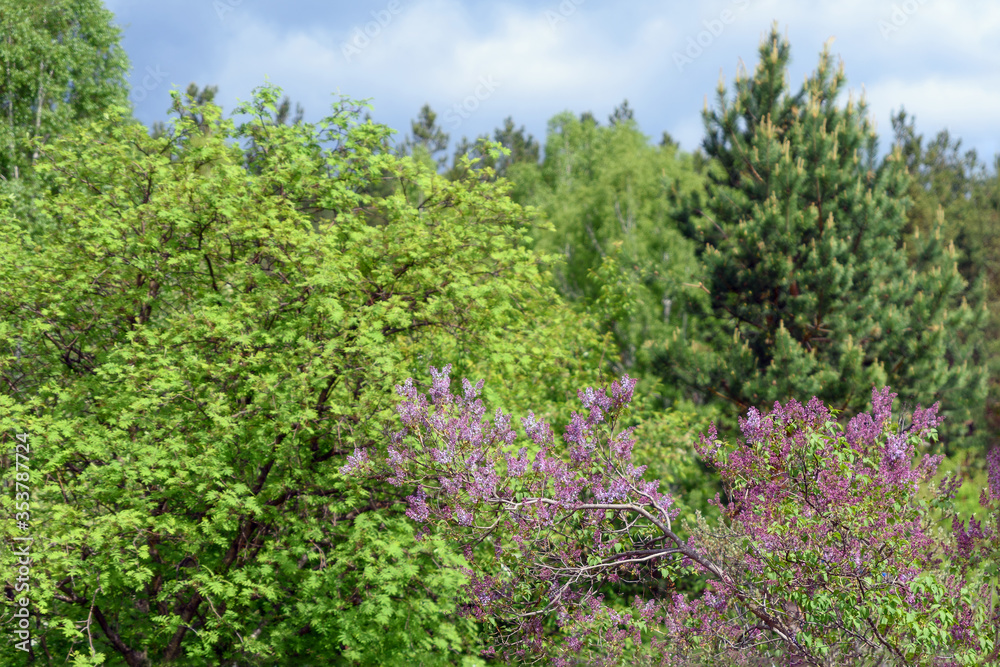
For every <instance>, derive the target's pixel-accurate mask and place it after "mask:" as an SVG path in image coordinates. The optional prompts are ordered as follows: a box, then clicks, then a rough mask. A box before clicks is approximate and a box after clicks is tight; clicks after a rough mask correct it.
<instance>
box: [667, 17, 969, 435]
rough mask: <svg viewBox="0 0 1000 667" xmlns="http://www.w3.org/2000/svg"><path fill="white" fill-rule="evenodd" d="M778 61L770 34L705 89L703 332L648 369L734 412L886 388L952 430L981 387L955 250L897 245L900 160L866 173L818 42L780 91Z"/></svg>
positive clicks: (862, 130) (870, 139)
mask: <svg viewBox="0 0 1000 667" xmlns="http://www.w3.org/2000/svg"><path fill="white" fill-rule="evenodd" d="M788 62H789V45H788V42H787V41H786V40H785V39H783V38H781V36H780V35H779V34H778V33H777V31H776V29H772V31H771V34H770V35H769V36H768V37H767V38H766V39H765V40H764V41H763V43H762V45H761V47H760V63H759V64H758V66H757V68H756V70H755V72H754V73H753V75H752V76H748V75H747V74H746V72H742V73H738V74H737V77H736V81H735V86H734V88H735V90H734V95H733V97H732V98H731V99H730V98H728V97H727V95H726V90H725V85H724V83H722V82H720V84H719V102H718V108H717V109H715V110H711V111H710V110H708V109H707V108H706V110H705V112H704V119H705V124H706V130H707V137H706V139H705V142H704V147H705V151H706V153H707V154H708V156H709V157H710V158H711V159H712V160H713V162H714V165H713V167H712V169H711V171H710V175H711V177H710V185H709V197H708V202H709V203H708V205H707V206H705V207H704V208H703V209H702V210H700V211H698V212H699V213H701V215H700V216H698V217H696V218H694V220H696V222H694V223H693V224H692V225H691V226H690V227H689V228H688V232H689V233H690V234H691V235H692V236H694V237H695V238H696V240H697V241H698V242H699V246H700V255H701V258H702V260H703V261H704V265H705V275H706V278H705V280H704V284H703V286H702V287H703V288H704V290H705V291H707V292H708V294H709V301H710V304H711V305H710V308H711V312H710V316H711V317H710V320H711V323H712V325H713V326H710V327H708V330H707V332H706V337H705V339H704V340H703V341H696V342H694V343H693V344H691V343H688V342H686V341H684V340H683V339H682V338H680V337H679V336H674V337H673V339H672V340H668V341H667V346H666V347H667V353H666V355H665V358H664V359H663V361H665V362H666V363H665V364H664V369H665V370H666V372H667V375H668V376H669V378H670V379H672V380H673V381H679V382H681V383H683V384H685V385H687V386H688V387H690V388H693V389H694V390H695V391H696V393H698V394H700V395H701V396H703V397H709V396H711V397H717V398H721V399H724V400H725V401H726V402H728V403H729V404H730V405H732V406H734V409H735V408H738V410H739V411H740V412H745V411H746V410H747V408H749V407H750V406H758V407H762V408H763V407H768V406H770V405H771V404H772V403H773V402H774V401H776V400H782V401H784V400H787V399H789V398H797V399H800V400H807V399H809V398H810V397H812V396H814V395H815V396H818V397H820V398H821V399H823V400H824V401H826V402H828V403H829V404H831V405H833V406H835V407H837V408H840V409H843V410H847V411H849V412H855V411H860V410H863V409H864V407H865V405H866V403H867V402H868V400H869V397H870V394H871V389H872V386H873V385H875V386H882V385H886V384H888V385H890V386H891V387H892V388H893V390H894V391H896V392H898V393H899V396H900V398H901V399H902V400H904V401H907V402H910V403H917V402H919V403H922V404H924V405H927V404H930V403H932V402H934V401H937V400H941V401H942V402H943V408H944V410H945V412H946V413H947V414H948V416H949V420H948V421H949V424H950V425H951V429H950V435H952V436H954V435H955V434H957V433H958V432H959V431H960V430H961V429H962V428H963V427H964V428H967V427H966V426H964V425H965V423H966V421H967V420H968V418H969V414H970V411H969V406H970V401H976V400H981V397H982V391H983V386H984V384H983V383H984V379H983V376H982V373H981V371H979V370H977V369H976V368H974V367H972V366H971V365H970V364H968V363H967V360H968V359H969V355H970V354H971V351H970V350H969V349H968V347H969V346H968V345H966V335H967V332H969V331H970V329H971V328H972V327H974V326H976V323H977V321H978V319H979V318H980V317H981V315H982V311H981V309H979V310H977V309H973V308H970V307H969V306H968V305H967V304H966V303H965V301H964V300H963V299H962V298H961V295H962V293H963V290H964V289H965V286H966V283H965V281H964V280H963V279H962V277H961V275H960V274H959V272H958V270H957V268H956V265H955V263H956V252H955V250H954V248H953V247H946V245H945V244H944V243H943V242H942V240H941V234H940V232H939V231H935V232H933V233H931V234H925V235H923V236H922V237H921V238H919V239H918V240H917V243H918V244H919V246H918V247H917V248H915V249H914V251H913V252H912V253H911V252H909V251H908V250H907V249H906V248H905V247H904V244H903V240H902V239H903V228H904V226H905V224H906V205H907V201H908V200H907V198H906V196H905V195H906V191H907V186H908V177H907V174H906V169H905V165H904V164H903V163H902V160H901V159H900V157H899V155H898V154H892V155H890V156H889V157H887V158H886V159H885V160H884V161H883V162H882V163H881V164H878V163H877V161H876V158H875V156H876V141H877V139H876V134H875V132H874V129H873V128H872V126H871V124H870V123H869V121H868V119H867V114H866V107H865V104H864V101H863V100H862V101H861V103H860V104H856V103H855V102H854V101H853V99H849V100H848V101H847V102H846V104H845V105H844V106H840V105H838V103H837V98H838V95H839V94H840V92H841V90H842V88H843V86H844V82H845V77H844V72H843V67H842V66H841V67H840V68H834V66H833V58H832V56H831V54H830V52H829V45H827V47H826V48H824V50H823V52H822V54H821V56H820V60H819V66H818V67H817V69H816V71H815V72H814V73H813V74H812V75H811V76H809V77H808V78H807V79H806V81H805V82H804V84H803V86H802V88H801V89H800V90H799V91H798V92H797V93H794V94H792V93H791V92H790V91H789V87H788V80H787V67H788ZM908 255H912V256H913V257H914V261H913V267H915V268H911V265H910V263H909V262H908Z"/></svg>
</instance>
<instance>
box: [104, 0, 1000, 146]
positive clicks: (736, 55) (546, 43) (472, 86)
mask: <svg viewBox="0 0 1000 667" xmlns="http://www.w3.org/2000/svg"><path fill="white" fill-rule="evenodd" d="M106 5H107V7H108V8H109V9H110V10H111V11H112V12H114V13H115V15H116V17H117V22H118V23H119V24H120V25H121V26H122V27H123V28H124V46H125V49H126V51H127V52H128V54H129V57H130V59H131V62H132V67H133V72H132V77H131V82H132V99H133V102H134V104H135V109H136V115H137V116H138V118H139V119H140V120H142V121H143V122H145V123H146V124H151V123H152V122H153V121H156V120H165V119H166V118H167V116H168V114H167V108H168V107H169V105H170V97H169V91H170V89H171V88H172V87H177V88H180V89H184V88H186V87H187V85H188V84H189V83H190V82H192V81H194V82H197V83H198V84H199V85H205V84H213V85H217V86H219V95H218V97H217V102H218V103H220V104H221V105H222V106H223V108H224V110H225V111H226V113H229V112H230V111H232V109H233V108H234V106H235V105H236V104H237V100H246V99H248V98H249V97H250V94H251V91H252V90H253V88H254V87H256V86H258V85H260V84H262V83H263V82H264V77H265V75H266V76H267V77H268V78H269V80H270V81H271V82H273V83H275V84H277V85H279V86H281V87H282V88H283V89H284V91H285V92H286V93H287V94H288V95H289V96H290V97H291V99H292V100H293V101H294V102H299V103H301V104H302V105H303V107H304V108H305V118H306V120H307V121H316V120H319V119H320V118H322V117H323V116H325V115H327V112H328V111H329V109H330V104H331V102H332V101H333V99H334V97H333V96H332V94H334V93H337V92H338V91H339V92H340V93H342V94H345V95H347V96H350V97H352V98H373V99H372V104H373V105H374V112H373V116H374V118H375V120H377V121H380V122H383V123H385V124H387V125H389V126H391V127H393V128H395V129H397V130H399V131H400V137H401V136H402V135H403V134H405V132H406V131H408V129H409V126H410V121H411V120H412V119H413V118H414V117H415V116H416V115H417V113H418V111H419V109H420V107H421V106H422V105H423V104H424V103H429V104H430V105H431V106H432V107H433V108H434V109H435V111H437V112H438V114H439V117H440V121H439V122H440V123H441V125H442V126H443V127H444V129H445V130H446V131H447V132H449V133H450V135H451V139H452V144H453V145H454V143H455V142H457V141H458V140H459V139H461V137H462V136H468V137H470V138H472V137H475V136H477V135H479V134H481V133H486V132H488V133H490V134H492V132H493V129H494V128H496V127H497V126H499V125H501V124H502V122H503V119H504V118H505V117H506V116H508V115H510V116H513V118H514V121H515V123H516V124H517V125H518V126H520V125H524V126H526V128H527V130H528V131H529V132H530V133H531V134H533V135H534V136H535V137H536V138H539V139H544V136H545V130H546V125H547V122H548V120H549V119H550V118H551V117H552V116H553V115H555V114H556V113H559V112H560V111H564V110H571V111H573V112H575V113H577V114H579V113H581V112H583V111H591V112H593V113H594V115H595V116H596V117H597V118H598V119H599V120H601V121H604V120H605V119H606V118H607V116H608V114H609V113H611V111H612V110H613V109H614V107H615V106H616V105H618V104H619V103H621V101H622V100H623V99H625V98H627V99H628V100H629V104H630V106H631V107H632V108H633V109H634V110H635V118H636V120H637V121H638V123H639V126H640V127H641V128H642V130H643V131H644V132H645V133H646V134H647V135H648V136H650V138H651V139H653V140H658V139H659V137H660V135H661V133H662V132H663V131H664V130H666V131H668V132H670V134H671V135H672V136H673V137H674V138H675V139H677V140H678V141H679V142H680V144H681V146H682V148H684V149H685V150H692V149H694V148H695V147H696V146H697V145H698V144H699V143H700V141H701V138H702V134H703V129H702V123H701V110H702V107H703V104H704V101H705V98H706V96H707V97H708V100H709V104H712V103H713V100H714V99H715V94H716V93H715V90H716V87H717V85H718V81H719V77H720V74H721V75H722V76H723V77H724V78H725V80H726V81H727V82H731V81H732V79H733V76H734V74H735V73H736V71H737V67H738V63H739V62H740V60H742V62H743V63H744V64H745V65H746V67H747V68H748V69H751V70H752V69H753V67H754V66H755V64H756V60H757V46H758V44H759V43H760V39H761V37H762V36H763V34H764V33H765V32H766V31H767V30H768V29H769V27H770V25H771V23H772V22H773V21H775V20H776V21H778V24H779V27H780V29H781V30H782V32H785V33H786V34H787V35H788V38H789V40H790V42H791V47H792V65H791V68H790V81H791V83H792V85H793V87H794V89H796V90H797V89H798V86H799V85H800V84H801V82H802V80H803V78H804V76H806V75H807V74H808V73H809V72H811V71H812V70H813V69H814V68H815V66H816V63H817V58H818V54H819V52H820V51H821V49H822V47H823V44H824V42H826V41H827V40H828V39H830V38H831V37H833V38H834V41H833V43H832V47H831V49H832V51H833V53H834V55H835V56H837V57H839V58H840V59H842V60H843V63H844V67H845V71H846V74H847V80H848V88H849V89H850V90H851V91H852V92H853V94H854V96H855V98H857V97H859V96H860V95H861V93H862V91H863V92H864V96H865V99H866V100H867V101H868V104H869V110H870V113H871V115H872V117H873V119H874V120H875V122H876V123H877V127H878V130H879V134H880V136H881V137H882V145H883V148H884V147H885V146H886V145H887V144H888V143H889V142H890V141H891V123H890V114H891V113H892V112H893V111H896V110H899V109H900V108H901V107H905V109H906V110H907V112H908V113H909V114H911V115H914V116H915V118H916V125H917V130H918V132H920V133H922V134H924V136H925V137H927V138H930V137H932V136H934V135H936V134H937V132H938V131H939V130H941V129H945V128H947V129H948V130H949V131H950V132H951V133H952V135H953V136H955V137H960V138H961V139H962V140H963V144H962V145H963V147H965V148H975V149H976V150H977V151H978V152H979V155H980V158H982V159H984V160H985V161H986V162H988V163H992V161H993V157H994V155H996V154H998V153H1000V132H998V130H997V124H998V120H1000V3H996V2H989V1H981V0H971V1H967V2H945V1H944V0H906V1H898V0H897V1H894V2H883V1H881V0H870V1H867V2H866V1H862V0H837V1H836V2H833V1H829V2H828V1H816V2H808V3H807V2H797V3H793V2H791V1H790V0H717V1H713V2H698V3H686V2H666V1H660V2H655V1H652V0H626V1H619V2H610V1H603V0H561V2H560V1H559V0H552V1H549V2H523V1H522V2H502V1H501V2H485V1H479V2H468V1H467V2H459V1H457V0H373V1H367V0H360V1H357V2H346V1H343V0H341V1H339V2H324V1H322V0H283V1H282V2H265V0H174V1H172V2H169V3H168V2H158V3H151V2H149V0H106Z"/></svg>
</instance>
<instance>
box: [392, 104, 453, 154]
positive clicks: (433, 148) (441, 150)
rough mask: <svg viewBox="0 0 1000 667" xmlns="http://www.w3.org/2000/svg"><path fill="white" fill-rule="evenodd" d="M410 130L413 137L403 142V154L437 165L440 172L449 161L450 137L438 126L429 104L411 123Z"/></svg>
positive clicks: (435, 115) (421, 109)
mask: <svg viewBox="0 0 1000 667" xmlns="http://www.w3.org/2000/svg"><path fill="white" fill-rule="evenodd" d="M410 130H411V132H412V135H411V136H409V137H407V138H406V141H404V142H403V146H402V149H401V153H402V154H406V155H413V156H414V157H416V158H418V159H421V160H425V161H430V162H431V163H432V164H433V163H436V164H437V168H438V171H440V170H441V169H442V168H443V167H444V166H445V164H446V163H447V161H448V156H447V153H446V151H447V150H448V141H449V135H448V133H447V132H445V131H444V129H443V128H442V127H441V126H440V125H438V122H437V114H436V113H435V112H434V110H433V109H431V106H430V105H429V104H425V105H424V106H422V107H421V108H420V114H419V115H418V116H417V118H416V120H413V121H411V122H410Z"/></svg>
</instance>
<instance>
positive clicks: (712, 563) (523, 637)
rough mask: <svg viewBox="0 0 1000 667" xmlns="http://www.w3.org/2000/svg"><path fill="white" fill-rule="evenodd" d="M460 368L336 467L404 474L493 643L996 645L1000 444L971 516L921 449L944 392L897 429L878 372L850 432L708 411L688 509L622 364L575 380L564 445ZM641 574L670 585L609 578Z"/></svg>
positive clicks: (924, 648)
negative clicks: (605, 383)
mask: <svg viewBox="0 0 1000 667" xmlns="http://www.w3.org/2000/svg"><path fill="white" fill-rule="evenodd" d="M450 370H451V367H450V366H446V367H445V368H444V369H443V370H441V371H438V370H437V369H435V368H431V375H432V383H431V386H430V389H429V391H428V393H427V395H426V396H424V395H423V394H421V393H420V392H419V391H418V390H417V389H416V388H415V386H414V384H413V381H412V379H411V380H407V382H406V383H405V384H403V385H401V386H397V388H396V389H397V392H398V394H399V395H400V396H401V397H402V401H401V402H400V404H399V405H398V413H399V417H400V419H401V421H402V426H403V428H402V429H401V430H400V431H398V432H397V433H395V434H394V435H392V437H391V444H390V445H389V447H388V451H387V452H386V454H385V455H384V456H378V457H375V458H374V459H373V458H371V457H370V456H369V453H367V452H364V451H357V452H355V454H354V455H353V456H351V457H349V461H348V464H347V465H346V466H345V467H344V469H343V470H344V472H345V473H349V474H353V475H356V476H366V477H377V478H382V479H385V480H387V481H388V482H389V483H391V484H393V485H395V486H398V487H402V488H404V489H408V491H407V493H409V495H408V497H407V501H406V502H407V504H408V509H407V515H408V516H409V517H410V518H411V519H412V520H413V521H416V522H418V523H420V524H422V526H423V528H422V530H424V531H425V532H430V531H434V532H435V533H437V534H440V535H444V536H446V537H449V538H451V539H453V540H455V542H456V543H457V544H460V545H461V547H462V549H463V551H464V555H465V558H466V560H467V561H468V568H467V570H466V572H465V573H466V575H467V576H468V585H467V587H466V599H465V601H464V605H465V606H464V612H465V613H467V614H469V615H471V616H472V617H474V618H476V619H478V620H479V621H482V622H483V623H484V624H485V626H486V627H487V628H488V629H489V631H490V637H491V641H490V645H489V649H488V650H487V653H494V652H497V653H500V654H502V655H504V656H505V657H506V658H508V659H513V660H516V661H518V662H523V661H526V660H530V659H549V660H551V661H552V664H555V665H568V664H577V663H587V664H620V663H621V662H622V661H623V660H626V661H627V662H628V663H629V664H645V663H648V664H668V665H674V664H696V663H712V662H718V663H721V664H774V663H775V661H777V664H790V665H791V664H811V665H828V664H829V665H833V664H853V663H862V662H863V663H866V664H867V663H868V662H871V663H873V664H876V663H877V664H907V665H909V664H941V665H945V664H976V665H978V664H986V663H987V662H989V661H995V660H996V657H997V646H998V644H997V638H996V627H997V623H998V620H1000V604H998V602H997V598H996V580H997V564H998V560H1000V559H998V549H997V544H996V543H997V537H998V534H1000V531H998V527H997V524H998V516H1000V448H998V449H995V450H994V451H993V452H991V454H990V457H989V486H988V487H987V489H985V490H984V491H983V495H982V498H981V502H982V504H983V507H984V510H985V512H986V514H985V519H984V520H977V519H972V520H970V521H969V523H968V525H966V524H965V523H964V522H962V521H960V520H959V519H958V518H957V517H956V516H955V515H954V512H953V510H952V505H951V499H952V497H953V496H954V494H955V491H956V490H957V488H958V480H956V479H955V478H946V479H945V480H943V481H942V482H941V483H939V484H937V485H930V484H929V481H930V480H931V478H932V477H933V476H934V474H935V471H936V469H937V466H938V463H939V461H940V457H934V456H928V455H926V454H922V453H921V450H922V449H924V448H925V446H926V444H927V443H928V442H929V441H931V440H933V439H934V438H935V437H936V430H935V429H936V427H937V425H938V424H939V423H940V418H939V417H938V415H937V406H936V405H935V406H933V407H931V408H927V409H924V408H920V407H918V408H917V409H916V410H915V411H914V412H913V414H912V415H911V417H910V423H909V424H908V425H907V426H906V427H905V428H904V427H903V424H902V423H901V422H899V421H896V420H894V419H893V418H892V414H891V407H892V402H893V398H894V397H895V394H893V393H891V392H890V391H889V389H888V388H885V389H881V390H873V392H872V406H873V409H872V412H871V413H870V414H869V413H865V414H860V415H857V416H855V417H854V418H853V419H851V420H850V421H849V422H848V423H847V425H846V428H842V427H841V425H840V424H839V423H838V421H837V419H836V415H835V414H834V413H833V412H832V411H831V410H829V409H828V408H827V407H826V406H824V405H823V404H822V403H821V402H820V401H819V400H817V399H815V398H813V399H812V400H811V401H809V402H808V403H807V404H805V405H801V404H800V403H798V402H796V401H794V400H792V401H788V402H787V403H786V404H785V405H781V404H779V403H775V405H774V408H773V410H772V411H771V412H770V413H767V414H764V413H761V412H759V411H757V410H756V409H751V410H750V411H749V413H748V414H747V416H746V418H745V419H741V420H740V427H741V431H742V434H743V439H742V441H740V442H737V443H735V444H733V445H730V444H727V443H724V442H722V441H720V440H719V439H718V438H717V435H716V433H715V430H714V427H713V428H712V429H710V430H709V433H708V434H707V435H706V436H704V437H703V438H702V440H701V443H700V445H699V447H698V454H699V455H700V456H701V457H702V458H703V460H704V461H705V462H706V463H707V464H708V465H709V466H710V467H712V468H714V469H715V470H716V471H717V472H718V474H719V475H720V476H721V479H722V482H723V488H724V489H725V491H726V494H725V495H726V497H725V499H723V498H721V497H719V496H717V497H716V499H715V501H714V504H715V505H716V506H717V507H718V508H719V510H720V514H721V516H720V518H719V519H718V520H715V521H711V522H710V521H708V520H707V519H706V518H704V517H702V516H700V515H696V516H689V517H681V516H679V515H680V510H679V509H678V508H677V507H675V503H674V498H673V497H672V496H671V494H670V493H669V492H667V491H666V490H664V489H661V485H660V483H659V482H658V481H650V480H646V479H644V477H643V473H644V472H645V466H636V465H635V464H634V463H633V461H632V448H633V445H634V444H635V441H634V439H633V438H632V433H633V429H632V428H622V426H621V424H622V421H623V415H624V413H625V411H626V409H627V408H628V406H629V403H630V401H631V399H632V392H633V389H634V387H635V380H633V379H631V378H629V377H628V376H627V375H625V376H623V377H622V378H621V379H620V380H618V381H616V382H614V383H613V384H612V385H611V387H610V388H609V389H608V390H605V389H597V390H595V389H592V388H587V389H584V390H582V391H580V392H579V393H578V396H579V399H580V401H581V403H582V406H583V409H584V411H583V412H582V413H577V414H574V415H573V417H572V420H571V422H570V423H569V425H568V426H567V427H566V431H565V434H564V435H563V440H564V442H565V445H566V447H567V449H566V450H565V451H564V452H560V451H559V449H557V446H556V443H555V439H554V437H553V433H552V430H551V428H550V427H549V426H548V425H547V424H546V423H545V422H544V421H542V420H538V419H536V417H535V416H534V414H532V413H529V414H528V416H527V417H525V418H524V419H522V420H521V425H522V426H523V428H524V432H525V434H526V436H527V439H526V440H523V441H522V442H521V443H519V442H518V440H519V436H518V434H517V432H516V431H515V430H514V429H513V428H512V426H511V421H512V420H511V416H510V415H507V414H504V413H503V412H502V411H501V410H499V409H498V410H496V412H495V413H494V415H493V418H492V420H490V419H489V418H487V416H486V407H485V406H484V405H483V402H482V401H481V400H480V399H479V393H480V391H481V389H482V386H483V383H482V381H480V382H479V383H478V384H476V385H472V383H471V382H469V381H468V380H464V381H463V383H462V385H463V391H462V393H461V394H459V395H455V394H452V393H451V391H450V378H449V373H450ZM931 487H933V488H931ZM945 520H947V521H945ZM945 528H947V530H945ZM680 580H683V581H685V582H688V584H687V585H683V586H675V585H674V583H675V582H678V581H680ZM691 581H696V582H702V585H691V584H690V582H691ZM643 582H647V583H648V582H658V583H660V584H662V585H659V586H656V587H648V588H647V589H646V590H651V591H659V592H657V593H653V594H650V595H647V596H646V597H642V596H637V597H635V599H634V601H633V602H632V604H631V605H626V604H620V603H618V602H616V601H614V600H619V599H620V598H618V597H614V596H606V595H605V594H607V593H611V592H614V591H615V590H616V589H618V590H621V589H622V587H624V586H626V585H628V584H635V583H643ZM663 591H670V592H669V593H663Z"/></svg>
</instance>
